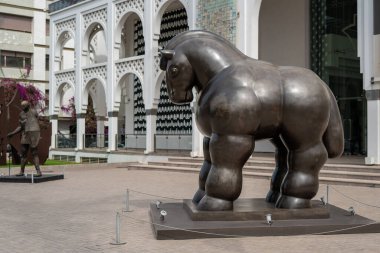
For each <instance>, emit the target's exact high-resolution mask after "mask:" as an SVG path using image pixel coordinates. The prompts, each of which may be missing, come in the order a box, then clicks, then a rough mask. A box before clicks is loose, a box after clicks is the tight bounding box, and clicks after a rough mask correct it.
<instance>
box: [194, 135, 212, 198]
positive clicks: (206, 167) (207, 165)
mask: <svg viewBox="0 0 380 253" xmlns="http://www.w3.org/2000/svg"><path fill="white" fill-rule="evenodd" d="M209 144H210V138H208V137H204V138H203V156H204V161H203V165H202V168H201V171H200V172H199V189H198V190H197V192H196V193H195V195H194V197H193V203H195V204H198V203H199V201H200V200H201V199H202V198H203V197H204V195H205V194H206V193H205V184H206V180H207V176H208V173H209V172H210V169H211V157H210V150H209Z"/></svg>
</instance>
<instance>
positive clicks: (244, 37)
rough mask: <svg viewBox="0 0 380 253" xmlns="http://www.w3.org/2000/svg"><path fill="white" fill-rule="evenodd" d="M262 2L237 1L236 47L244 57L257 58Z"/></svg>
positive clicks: (252, 0) (253, 0) (250, 0)
mask: <svg viewBox="0 0 380 253" xmlns="http://www.w3.org/2000/svg"><path fill="white" fill-rule="evenodd" d="M261 1H262V0H238V1H237V11H238V13H239V18H238V20H237V36H236V46H237V48H239V49H240V50H241V51H242V52H243V53H245V54H246V55H248V56H250V57H252V58H255V59H257V58H258V57H259V17H260V15H259V14H260V6H261Z"/></svg>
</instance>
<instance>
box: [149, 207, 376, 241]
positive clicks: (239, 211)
mask: <svg viewBox="0 0 380 253" xmlns="http://www.w3.org/2000/svg"><path fill="white" fill-rule="evenodd" d="M162 210H165V211H166V212H167V215H166V216H165V219H164V220H161V219H160V212H161V211H162ZM266 214H271V215H272V221H273V223H272V225H269V224H267V222H266ZM150 217H151V221H152V223H153V226H152V228H153V232H154V234H155V237H156V238H157V239H159V240H170V239H196V238H219V237H235V236H287V235H307V234H316V233H324V234H356V233H380V224H378V223H377V224H371V223H375V222H374V221H373V220H370V219H367V218H365V217H362V216H359V215H354V216H351V215H350V213H349V212H348V211H346V210H343V209H341V208H338V207H335V206H333V205H326V206H323V205H321V204H320V202H319V201H313V207H312V208H310V209H298V210H288V209H277V208H274V207H273V205H271V204H268V203H266V202H265V200H264V199H241V200H237V201H236V203H234V210H233V211H221V212H206V211H198V210H196V209H195V206H194V205H193V204H192V203H191V200H184V202H183V203H162V204H161V205H160V208H159V209H158V208H157V207H156V205H155V204H151V206H150ZM366 224H371V225H368V226H363V225H366ZM197 232H199V233H197Z"/></svg>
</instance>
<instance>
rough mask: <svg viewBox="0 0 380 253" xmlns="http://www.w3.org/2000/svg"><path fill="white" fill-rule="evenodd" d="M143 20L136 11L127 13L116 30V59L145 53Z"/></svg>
mask: <svg viewBox="0 0 380 253" xmlns="http://www.w3.org/2000/svg"><path fill="white" fill-rule="evenodd" d="M142 20H143V18H142V17H141V15H140V13H138V12H135V11H128V12H126V13H125V14H124V15H123V17H122V18H121V19H120V21H119V23H118V25H117V26H116V29H115V34H114V36H115V37H114V39H115V47H114V48H115V59H122V58H127V57H132V56H137V55H143V54H144V53H145V41H144V32H143V27H144V25H143V21H142Z"/></svg>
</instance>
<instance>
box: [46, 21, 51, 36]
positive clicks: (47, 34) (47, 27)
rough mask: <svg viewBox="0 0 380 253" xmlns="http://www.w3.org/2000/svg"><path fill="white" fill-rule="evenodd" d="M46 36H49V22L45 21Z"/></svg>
mask: <svg viewBox="0 0 380 253" xmlns="http://www.w3.org/2000/svg"><path fill="white" fill-rule="evenodd" d="M46 36H50V21H49V20H46Z"/></svg>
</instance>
